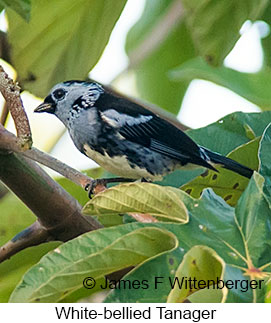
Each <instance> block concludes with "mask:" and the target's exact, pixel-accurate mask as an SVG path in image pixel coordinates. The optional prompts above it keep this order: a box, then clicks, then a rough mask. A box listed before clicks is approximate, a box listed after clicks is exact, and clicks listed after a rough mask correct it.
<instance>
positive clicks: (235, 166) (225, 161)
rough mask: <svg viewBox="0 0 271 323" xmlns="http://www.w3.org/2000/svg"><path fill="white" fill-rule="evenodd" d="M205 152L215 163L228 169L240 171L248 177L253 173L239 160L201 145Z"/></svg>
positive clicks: (239, 172)
mask: <svg viewBox="0 0 271 323" xmlns="http://www.w3.org/2000/svg"><path fill="white" fill-rule="evenodd" d="M201 148H202V149H203V150H204V152H205V153H206V155H207V156H208V157H209V158H210V161H211V162H213V163H215V164H220V165H221V166H222V167H224V168H226V169H229V170H231V171H233V172H235V173H238V174H240V175H242V176H245V177H247V178H250V177H251V176H252V174H253V170H252V169H250V168H248V167H246V166H244V165H241V164H239V163H238V162H236V161H234V160H232V159H230V158H228V157H225V156H222V155H220V154H218V153H215V152H213V151H211V150H209V149H207V148H204V147H201Z"/></svg>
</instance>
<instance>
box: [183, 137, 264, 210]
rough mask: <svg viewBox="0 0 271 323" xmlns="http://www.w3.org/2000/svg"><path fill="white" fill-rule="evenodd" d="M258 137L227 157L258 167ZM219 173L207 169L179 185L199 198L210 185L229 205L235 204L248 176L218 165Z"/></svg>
mask: <svg viewBox="0 0 271 323" xmlns="http://www.w3.org/2000/svg"><path fill="white" fill-rule="evenodd" d="M259 141H260V138H256V139H254V140H251V141H250V142H249V143H247V144H244V145H242V146H239V147H238V148H236V149H235V150H233V151H232V152H231V153H230V154H228V157H229V158H231V159H233V160H236V161H238V162H239V163H241V164H243V165H245V166H247V167H250V168H251V169H254V170H257V169H258V164H259V161H258V148H259ZM216 168H217V169H218V171H219V173H216V172H214V171H210V170H207V171H206V172H205V173H203V174H201V175H200V176H198V177H197V178H195V179H194V180H192V181H191V182H189V183H187V184H185V185H183V186H182V187H181V189H182V190H184V191H185V192H186V193H188V194H190V195H191V196H193V197H196V198H199V197H200V196H201V194H202V191H203V189H204V188H207V187H211V188H212V189H213V190H214V192H215V193H216V194H218V195H220V196H221V197H223V198H224V200H225V201H226V202H227V203H228V204H229V205H231V206H235V205H236V203H237V201H238V199H239V198H240V196H241V194H242V193H243V191H244V190H245V188H246V186H247V184H248V178H246V177H244V176H241V175H239V174H236V173H233V172H231V171H229V170H227V169H224V168H222V167H220V166H217V167H216Z"/></svg>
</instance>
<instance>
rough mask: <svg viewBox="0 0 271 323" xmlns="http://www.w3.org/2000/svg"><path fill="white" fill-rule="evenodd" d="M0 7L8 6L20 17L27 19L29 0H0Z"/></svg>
mask: <svg viewBox="0 0 271 323" xmlns="http://www.w3.org/2000/svg"><path fill="white" fill-rule="evenodd" d="M32 1H33V0H32ZM0 7H1V8H6V9H7V8H10V9H12V10H14V11H16V12H17V13H18V14H19V15H20V16H21V17H22V18H24V19H25V20H27V21H29V18H30V11H31V1H30V0H0Z"/></svg>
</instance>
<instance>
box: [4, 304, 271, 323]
mask: <svg viewBox="0 0 271 323" xmlns="http://www.w3.org/2000/svg"><path fill="white" fill-rule="evenodd" d="M270 310H271V304H188V303H185V304H162V303H161V304H119V303H115V304H96V303H95V304H94V303H88V304H85V303H78V304H67V303H63V304H0V313H1V321H3V322H16V321H17V322H22V323H24V322H27V323H32V322H33V323H36V322H39V323H43V322H44V323H48V322H49V323H54V322H74V321H83V322H86V321H88V322H90V321H93V322H111V321H112V322H117V321H122V320H125V321H126V320H128V321H131V322H136V321H137V322H138V321H146V322H168V321H169V320H174V321H179V322H187V323H188V322H189V323H190V322H196V323H197V322H201V323H202V322H219V323H223V322H227V323H228V322H229V321H231V322H258V321H261V322H266V321H267V319H268V318H269V317H270Z"/></svg>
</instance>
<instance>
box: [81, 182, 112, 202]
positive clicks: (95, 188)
mask: <svg viewBox="0 0 271 323" xmlns="http://www.w3.org/2000/svg"><path fill="white" fill-rule="evenodd" d="M106 184H107V181H106V179H105V178H99V179H95V180H93V181H92V182H91V183H88V184H87V185H86V186H85V191H87V192H88V196H89V198H90V199H91V198H92V196H93V195H95V194H97V193H100V192H102V191H104V190H106Z"/></svg>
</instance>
